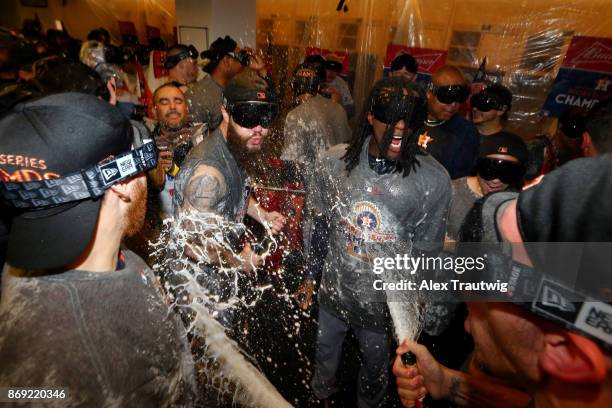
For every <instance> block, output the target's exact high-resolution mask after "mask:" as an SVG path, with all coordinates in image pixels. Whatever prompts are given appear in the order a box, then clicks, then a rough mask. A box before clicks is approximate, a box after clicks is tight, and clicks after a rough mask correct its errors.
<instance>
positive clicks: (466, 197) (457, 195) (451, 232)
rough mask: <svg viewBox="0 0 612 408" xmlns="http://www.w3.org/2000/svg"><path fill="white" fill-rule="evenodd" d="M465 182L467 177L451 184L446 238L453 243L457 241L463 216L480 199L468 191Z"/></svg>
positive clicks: (470, 190) (468, 188)
mask: <svg viewBox="0 0 612 408" xmlns="http://www.w3.org/2000/svg"><path fill="white" fill-rule="evenodd" d="M467 181H468V177H462V178H458V179H455V180H453V181H452V182H451V187H452V196H451V204H450V211H449V213H448V222H447V223H446V236H447V237H448V238H450V239H452V240H454V241H457V240H458V239H459V230H460V229H461V224H463V220H464V219H465V216H466V215H467V213H468V212H469V211H470V209H471V208H472V206H473V205H474V203H475V202H476V200H478V199H479V198H480V196H478V195H477V194H476V193H474V192H473V191H472V189H470V187H469V186H468V183H467Z"/></svg>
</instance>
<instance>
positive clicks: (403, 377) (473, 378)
mask: <svg viewBox="0 0 612 408" xmlns="http://www.w3.org/2000/svg"><path fill="white" fill-rule="evenodd" d="M408 350H410V351H412V352H413V353H414V354H415V355H416V357H417V365H416V367H415V366H410V367H405V366H403V365H402V363H401V359H400V356H401V355H402V354H403V353H405V352H407V351H408ZM393 374H395V376H396V382H397V392H398V394H399V397H400V400H401V401H402V405H404V407H413V406H415V401H416V400H418V399H420V398H423V397H424V396H425V395H426V394H427V393H429V394H431V396H432V398H433V399H435V400H438V399H447V400H449V401H451V402H453V403H455V404H457V406H460V407H489V406H496V407H506V408H519V407H525V406H526V405H527V404H528V403H529V396H528V395H527V394H525V393H523V392H521V391H519V390H517V389H514V388H510V387H509V386H507V385H504V384H502V383H501V382H500V381H496V380H495V379H493V378H491V377H487V376H485V375H472V374H469V373H463V372H460V371H457V370H452V369H450V368H448V367H445V366H443V365H442V364H440V363H438V362H437V361H436V360H435V359H434V358H433V356H432V355H431V354H430V353H429V351H428V350H427V348H426V347H425V346H422V345H420V344H417V343H415V342H412V341H409V342H407V343H404V344H402V345H401V346H400V347H398V349H397V357H396V358H395V363H394V364H393Z"/></svg>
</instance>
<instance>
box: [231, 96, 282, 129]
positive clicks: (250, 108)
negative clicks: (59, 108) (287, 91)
mask: <svg viewBox="0 0 612 408" xmlns="http://www.w3.org/2000/svg"><path fill="white" fill-rule="evenodd" d="M229 111H230V115H231V116H232V119H233V120H234V122H236V123H237V124H238V125H239V126H241V127H243V128H247V129H252V128H254V127H256V126H261V127H264V128H266V129H268V128H270V126H272V123H273V122H274V119H276V115H277V114H278V105H277V104H275V103H270V102H260V101H250V102H240V103H237V104H235V105H232V106H231V108H230V109H229Z"/></svg>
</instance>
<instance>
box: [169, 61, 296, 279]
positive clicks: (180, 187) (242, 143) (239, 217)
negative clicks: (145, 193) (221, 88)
mask: <svg viewBox="0 0 612 408" xmlns="http://www.w3.org/2000/svg"><path fill="white" fill-rule="evenodd" d="M221 113H222V115H223V122H221V125H220V126H219V128H217V130H215V131H214V132H213V133H212V134H211V135H210V136H209V137H207V138H206V140H205V141H204V142H203V143H200V144H199V145H198V146H196V147H195V148H194V149H192V150H191V152H190V153H189V154H188V156H187V158H186V159H185V162H184V163H183V166H182V168H181V171H180V172H179V174H178V176H177V178H176V192H175V195H174V208H175V211H178V212H179V214H190V213H196V214H200V215H206V216H208V215H210V216H211V218H212V219H215V218H216V219H217V220H218V221H219V220H223V225H219V229H220V230H221V232H223V231H225V232H227V231H228V230H235V229H236V228H237V229H240V228H241V227H240V225H241V224H242V221H243V219H244V216H245V215H247V214H248V215H249V216H251V217H252V218H254V219H255V220H256V221H258V222H260V223H261V224H263V225H266V226H268V227H269V228H270V230H271V233H273V234H278V233H279V232H280V230H281V229H282V228H283V226H284V223H285V218H284V217H283V216H282V215H281V214H280V213H278V212H267V211H264V210H263V209H262V208H259V206H258V205H257V203H256V202H255V200H254V199H253V198H252V197H251V196H250V186H248V182H247V177H246V171H245V168H246V167H247V166H248V165H250V164H252V163H253V162H254V161H256V160H259V159H260V152H261V149H262V146H263V143H264V141H265V139H266V137H267V136H268V133H269V131H270V127H271V125H272V122H273V121H274V119H275V117H276V115H277V113H278V105H277V98H276V95H275V94H274V90H273V89H272V88H270V86H269V84H268V83H267V82H266V81H265V80H264V79H263V78H261V77H260V76H259V75H257V73H256V72H255V71H253V70H251V69H245V70H244V71H243V72H242V73H240V74H239V75H237V76H235V77H234V78H232V79H231V80H230V81H229V82H228V84H227V87H226V89H225V103H224V106H222V107H221ZM219 222H220V221H219ZM225 223H227V225H225ZM213 232H214V231H213ZM217 232H219V231H217ZM213 241H214V242H209V243H208V244H205V245H204V248H203V251H204V252H205V254H204V258H205V260H206V261H207V262H208V263H213V264H214V263H216V264H217V266H219V265H222V266H227V267H230V268H238V269H241V270H242V271H244V272H246V273H249V272H251V271H253V270H254V269H255V268H256V267H257V266H259V265H261V264H262V263H263V259H262V258H261V257H260V256H259V255H257V254H256V253H255V252H254V251H253V250H252V249H251V246H250V245H249V243H246V244H245V245H244V247H243V248H242V249H240V250H239V253H238V254H235V253H234V252H233V251H232V250H229V249H228V248H230V247H235V244H233V243H231V242H226V241H225V240H222V241H223V242H219V241H218V240H213ZM236 252H238V251H236ZM209 266H212V265H209ZM206 268H207V270H208V269H210V268H208V266H207V267H206ZM212 269H214V266H213V268H212ZM212 269H210V272H211V273H212Z"/></svg>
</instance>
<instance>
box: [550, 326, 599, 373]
mask: <svg viewBox="0 0 612 408" xmlns="http://www.w3.org/2000/svg"><path fill="white" fill-rule="evenodd" d="M544 344H545V345H544V350H543V351H542V352H541V354H540V358H539V363H540V368H541V369H542V370H544V371H545V372H546V373H547V374H548V375H550V376H551V377H554V378H557V379H559V380H561V381H563V382H568V383H574V384H601V383H603V382H604V381H605V379H606V371H607V369H606V360H605V356H604V355H603V353H602V352H601V349H600V348H599V346H597V344H595V343H594V342H593V341H591V340H589V339H587V338H585V337H582V336H579V335H577V334H573V333H567V332H566V333H561V334H559V333H547V334H545V335H544Z"/></svg>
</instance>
